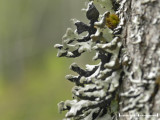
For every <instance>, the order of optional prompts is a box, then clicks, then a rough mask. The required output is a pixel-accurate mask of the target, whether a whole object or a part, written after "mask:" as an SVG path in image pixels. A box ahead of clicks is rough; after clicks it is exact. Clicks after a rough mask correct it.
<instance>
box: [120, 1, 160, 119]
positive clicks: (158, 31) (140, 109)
mask: <svg viewBox="0 0 160 120" xmlns="http://www.w3.org/2000/svg"><path fill="white" fill-rule="evenodd" d="M120 4H121V6H120V8H119V11H118V12H117V13H118V14H119V15H120V16H121V19H122V18H124V20H125V24H124V26H123V32H122V42H123V46H124V48H126V50H127V53H128V55H130V59H131V62H132V63H131V66H130V68H129V69H127V70H126V71H125V70H124V71H125V76H124V79H123V86H121V87H122V91H123V92H124V93H122V94H121V95H122V96H123V97H122V104H121V107H120V109H121V110H120V111H121V113H122V114H128V115H136V114H139V115H142V114H144V115H151V114H152V115H157V113H158V114H159V117H157V116H154V117H153V116H152V117H148V116H145V117H134V116H130V117H128V116H127V117H122V118H121V119H122V120H124V119H126V120H128V119H132V120H139V119H140V120H141V119H151V120H154V119H155V120H157V119H160V91H159V90H158V88H159V85H160V84H159V83H160V79H159V74H160V73H159V69H160V1H159V0H122V1H121V2H120Z"/></svg>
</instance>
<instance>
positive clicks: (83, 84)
mask: <svg viewBox="0 0 160 120" xmlns="http://www.w3.org/2000/svg"><path fill="white" fill-rule="evenodd" d="M85 11H86V17H87V19H88V20H89V21H90V24H89V25H87V24H85V23H83V22H80V21H78V20H74V22H75V25H76V27H77V29H76V30H75V31H74V30H72V29H71V28H68V29H67V32H66V34H65V35H64V36H63V38H62V40H63V41H62V45H61V44H56V45H55V48H57V49H58V54H57V56H58V57H69V58H75V57H79V56H80V55H81V54H82V53H84V52H90V51H96V55H95V56H94V57H93V60H100V62H99V63H98V64H96V65H86V68H85V69H82V68H80V67H79V66H78V65H77V64H76V63H73V64H71V66H70V69H71V70H72V71H74V72H76V73H77V74H78V75H77V76H74V75H67V76H66V79H68V80H69V81H71V82H73V83H75V86H74V87H73V88H72V95H73V100H66V101H65V102H64V101H61V102H60V103H59V104H58V107H59V110H60V112H61V111H64V110H68V112H67V113H66V116H65V117H66V120H70V119H72V118H73V119H75V120H95V119H96V120H111V119H117V117H118V116H117V113H118V106H119V105H118V104H119V103H118V97H119V95H118V90H119V86H120V84H121V79H122V74H123V69H122V64H123V65H125V63H126V62H127V61H128V57H127V56H125V55H123V53H125V52H123V53H122V51H124V50H122V42H121V38H120V33H121V30H122V25H123V23H124V21H123V19H121V22H120V24H119V25H118V26H117V28H115V29H114V30H113V35H114V38H113V39H112V40H109V39H107V36H106V35H105V32H106V29H107V28H106V17H107V16H108V15H109V14H110V12H108V11H106V12H105V13H104V14H103V15H99V11H98V10H97V9H96V7H95V6H94V4H93V1H91V2H89V3H88V7H87V9H86V10H85ZM83 32H88V34H87V36H82V35H81V33H83Z"/></svg>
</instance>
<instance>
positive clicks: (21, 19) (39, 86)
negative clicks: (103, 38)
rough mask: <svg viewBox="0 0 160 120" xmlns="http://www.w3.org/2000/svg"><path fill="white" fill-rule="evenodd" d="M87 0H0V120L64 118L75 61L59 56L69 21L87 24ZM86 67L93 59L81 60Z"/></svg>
mask: <svg viewBox="0 0 160 120" xmlns="http://www.w3.org/2000/svg"><path fill="white" fill-rule="evenodd" d="M84 1H85V0H0V120H61V119H62V118H63V117H64V113H63V114H59V113H58V110H57V103H58V102H60V101H61V100H66V99H71V88H72V86H73V84H72V83H70V82H68V81H67V80H65V78H64V76H65V75H66V74H70V72H71V71H70V70H69V69H68V67H69V65H70V64H71V63H72V62H73V60H71V59H66V58H57V57H56V54H57V50H56V49H55V48H54V47H53V46H54V44H56V43H61V38H62V36H63V35H64V33H65V31H66V29H67V27H73V25H72V23H71V21H70V19H71V18H77V19H79V20H82V21H86V19H85V14H83V13H82V12H81V8H84V7H85V2H84ZM76 61H77V62H79V63H80V64H81V63H87V62H91V60H90V61H89V60H87V59H76Z"/></svg>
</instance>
